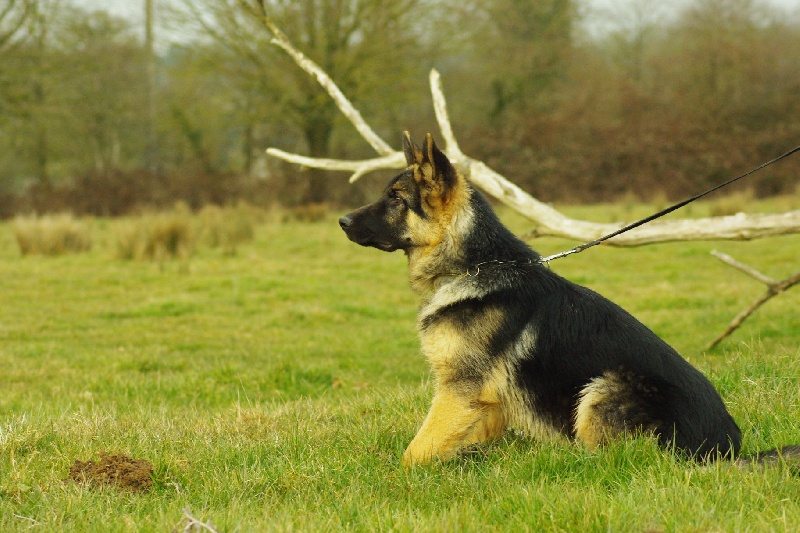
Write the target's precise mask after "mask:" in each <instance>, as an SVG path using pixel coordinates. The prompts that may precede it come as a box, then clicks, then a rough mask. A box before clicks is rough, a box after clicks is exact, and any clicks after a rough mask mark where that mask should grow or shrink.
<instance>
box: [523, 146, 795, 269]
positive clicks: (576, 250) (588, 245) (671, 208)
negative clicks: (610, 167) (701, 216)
mask: <svg viewBox="0 0 800 533" xmlns="http://www.w3.org/2000/svg"><path fill="white" fill-rule="evenodd" d="M795 152H800V146H797V147H795V148H792V149H791V150H789V151H788V152H786V153H785V154H782V155H779V156H778V157H776V158H775V159H772V160H770V161H767V162H766V163H763V164H761V165H759V166H757V167H756V168H754V169H752V170H749V171H747V172H745V173H744V174H742V175H740V176H736V177H735V178H733V179H729V180H728V181H726V182H725V183H720V184H719V185H716V186H714V187H712V188H711V189H708V190H707V191H705V192H701V193H700V194H696V195H694V196H692V197H691V198H687V199H686V200H683V201H681V202H678V203H677V204H674V205H671V206H669V207H667V208H666V209H662V210H661V211H659V212H658V213H655V214H652V215H650V216H649V217H647V218H643V219H641V220H639V221H636V222H633V223H631V224H628V225H627V226H625V227H623V228H620V229H618V230H617V231H615V232H613V233H609V234H608V235H606V236H605V237H600V238H599V239H596V240H594V241H591V242H587V243H585V244H581V245H579V246H576V247H575V248H571V249H569V250H567V251H564V252H559V253H557V254H554V255H548V256H547V257H542V258H540V259H539V261H538V262H539V264H542V263H549V262H550V261H553V260H554V259H561V258H562V257H566V256H568V255H572V254H577V253H580V252H582V251H584V250H586V249H587V248H591V247H592V246H596V245H598V244H600V243H601V242H603V241H607V240H608V239H611V238H613V237H616V236H617V235H620V234H622V233H625V232H626V231H630V230H632V229H634V228H638V227H639V226H641V225H643V224H647V223H648V222H650V221H652V220H655V219H657V218H660V217H663V216H664V215H667V214H669V213H672V212H673V211H675V210H676V209H680V208H681V207H683V206H685V205H686V204H690V203H692V202H694V201H695V200H697V199H698V198H702V197H703V196H705V195H707V194H711V193H712V192H714V191H716V190H717V189H721V188H723V187H725V186H727V185H730V184H731V183H733V182H735V181H738V180H740V179H742V178H744V177H746V176H749V175H750V174H753V173H754V172H758V171H759V170H761V169H763V168H766V167H768V166H770V165H771V164H773V163H777V162H778V161H780V160H781V159H784V158H786V157H789V156H790V155H792V154H793V153H795Z"/></svg>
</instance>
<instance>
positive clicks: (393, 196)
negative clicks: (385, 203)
mask: <svg viewBox="0 0 800 533" xmlns="http://www.w3.org/2000/svg"><path fill="white" fill-rule="evenodd" d="M404 202H405V200H403V197H402V196H400V194H398V192H397V191H392V192H390V193H389V203H390V204H391V205H393V206H398V205H400V204H402V203H404Z"/></svg>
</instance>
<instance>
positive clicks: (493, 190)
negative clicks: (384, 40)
mask: <svg viewBox="0 0 800 533" xmlns="http://www.w3.org/2000/svg"><path fill="white" fill-rule="evenodd" d="M264 20H265V25H266V26H267V28H268V29H269V30H270V31H271V32H272V34H273V36H274V38H273V39H272V43H273V44H275V45H277V46H279V47H280V48H281V49H283V50H284V51H285V52H286V53H287V54H289V55H290V56H291V57H292V58H293V59H294V61H295V62H296V63H297V65H298V66H299V67H300V68H301V69H303V70H304V71H306V72H307V73H308V74H309V75H311V76H313V77H314V78H315V79H316V80H317V81H318V82H319V84H320V85H321V86H322V87H323V88H324V89H325V90H326V91H327V92H328V94H329V95H330V96H331V98H332V99H333V100H334V102H336V105H337V106H338V107H339V109H340V110H341V112H342V114H343V115H344V116H345V117H346V118H347V119H348V120H349V121H350V122H351V123H352V124H353V126H354V127H355V128H356V130H357V131H358V132H359V133H360V134H361V136H362V137H363V138H364V140H366V141H367V143H369V145H370V146H372V147H373V149H374V150H375V151H376V152H377V153H378V155H379V156H380V157H378V158H376V159H365V160H360V161H343V160H338V159H319V158H312V157H305V156H301V155H298V154H291V153H288V152H284V151H282V150H278V149H276V148H269V149H268V150H267V153H268V154H269V155H271V156H274V157H277V158H280V159H284V160H286V161H289V162H292V163H296V164H300V165H303V166H306V167H312V168H320V169H326V170H344V171H349V172H353V175H352V176H351V177H350V181H351V182H354V181H355V180H357V179H358V178H360V177H361V176H363V175H364V174H367V173H369V172H372V171H375V170H379V169H392V168H393V169H402V168H404V167H405V159H404V157H403V155H402V153H401V152H400V151H394V150H392V148H391V147H390V146H389V144H387V143H386V142H385V141H384V140H383V139H381V138H380V136H378V135H377V134H376V133H375V131H374V130H373V129H372V128H371V127H370V126H369V124H367V122H366V121H365V120H364V118H363V117H362V116H361V113H359V111H358V110H357V109H356V108H355V107H354V106H353V104H352V103H351V102H350V100H348V99H347V97H346V96H345V95H344V94H343V93H342V91H341V90H340V89H339V87H338V86H337V85H336V84H335V83H334V82H333V80H332V79H331V78H330V76H328V74H327V73H326V72H325V71H323V70H322V69H321V68H320V67H319V66H318V65H317V64H316V63H314V62H313V61H312V60H311V59H309V58H307V57H306V56H305V55H303V53H302V52H300V51H299V50H297V49H296V48H295V47H294V45H292V43H291V42H290V41H289V39H288V38H287V37H286V35H284V34H283V32H281V30H280V29H279V28H278V27H277V26H275V24H274V23H273V22H272V21H271V20H270V19H269V18H268V17H265V19H264ZM430 84H431V93H432V95H433V101H434V111H435V113H436V119H437V122H438V124H439V129H440V131H441V133H442V138H443V140H444V144H445V148H444V151H445V153H446V154H447V156H448V158H449V159H450V160H451V161H452V162H453V163H454V164H455V165H456V166H457V167H458V168H459V170H460V171H461V172H462V173H463V174H464V175H465V176H466V177H467V178H469V179H470V180H471V181H472V183H474V184H475V185H477V186H478V187H480V188H481V189H482V190H484V191H485V192H486V193H487V194H489V195H490V196H493V197H494V198H496V199H498V200H500V201H501V202H503V203H504V204H506V205H508V206H509V207H511V208H512V209H514V210H515V211H517V212H519V213H520V214H522V215H523V216H525V217H527V218H529V219H530V220H532V221H533V222H535V223H536V224H537V227H536V228H535V229H534V231H532V232H530V233H529V234H528V236H529V237H539V236H546V235H551V236H558V237H565V238H569V239H574V240H577V241H592V240H595V239H598V238H600V237H602V236H604V235H608V234H609V233H612V232H614V231H616V230H617V229H619V228H621V227H623V226H625V225H626V224H624V223H620V224H600V223H596V222H589V221H585V220H576V219H572V218H569V217H567V216H565V215H563V214H562V213H560V212H559V211H557V210H555V209H553V208H552V207H550V206H548V205H547V204H544V203H543V202H540V201H539V200H537V199H536V198H534V197H533V196H531V195H530V194H528V193H526V192H525V191H523V190H522V189H521V188H519V187H518V186H517V185H515V184H514V183H512V182H510V181H509V180H508V179H506V178H505V177H504V176H502V175H500V174H499V173H497V172H495V171H494V170H492V169H491V168H489V167H488V166H487V165H486V164H485V163H483V162H481V161H478V160H475V159H472V158H470V157H468V156H466V155H465V154H464V153H463V152H462V151H461V149H460V147H459V146H458V142H457V141H456V138H455V135H454V133H453V128H452V126H451V124H450V118H449V116H448V113H447V104H446V101H445V98H444V93H443V91H442V87H441V78H440V76H439V73H438V72H437V71H436V70H432V71H431V73H430ZM794 233H800V209H798V210H794V211H789V212H787V213H782V214H751V215H746V214H744V213H740V214H738V215H734V216H726V217H711V218H703V219H683V220H667V221H655V222H651V223H649V224H647V225H645V226H641V227H639V228H636V229H634V230H631V231H630V232H627V233H624V234H622V235H619V236H617V237H614V238H613V239H610V240H608V241H607V242H608V244H612V245H615V246H639V245H643V244H650V243H656V242H666V241H694V240H750V239H757V238H762V237H770V236H774V235H786V234H794Z"/></svg>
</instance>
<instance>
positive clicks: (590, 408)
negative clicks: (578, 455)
mask: <svg viewBox="0 0 800 533" xmlns="http://www.w3.org/2000/svg"><path fill="white" fill-rule="evenodd" d="M638 392H641V391H638ZM636 393H637V389H636V385H635V384H632V383H631V382H630V381H628V380H626V379H625V378H624V377H623V376H622V375H620V374H618V373H616V372H606V373H604V374H603V375H602V376H601V377H598V378H595V379H593V380H592V381H591V382H590V383H589V384H588V385H587V386H586V387H584V389H583V390H582V391H581V394H580V401H579V402H578V406H577V407H576V409H575V435H576V437H577V438H578V440H580V441H582V442H583V443H584V444H586V446H587V447H588V448H589V449H591V450H593V449H595V448H596V447H597V446H600V445H602V444H604V443H606V442H608V441H609V440H610V439H614V438H617V437H619V436H621V435H624V434H627V433H629V432H630V431H631V428H629V427H627V426H626V422H625V421H626V420H628V421H630V422H633V419H635V418H636V416H637V415H636V411H637V409H638V408H639V404H640V400H639V399H637V398H636V396H635V394H636ZM658 424H659V422H658V421H657V420H653V419H649V420H648V421H647V422H644V421H642V423H638V424H637V423H632V424H631V425H632V426H633V427H635V428H637V429H636V431H637V432H641V433H649V432H653V431H655V430H656V428H657V427H658Z"/></svg>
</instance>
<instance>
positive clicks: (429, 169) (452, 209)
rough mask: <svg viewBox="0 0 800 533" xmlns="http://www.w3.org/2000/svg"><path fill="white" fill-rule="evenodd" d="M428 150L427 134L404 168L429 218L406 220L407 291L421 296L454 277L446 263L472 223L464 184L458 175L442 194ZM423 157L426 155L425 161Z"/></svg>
mask: <svg viewBox="0 0 800 533" xmlns="http://www.w3.org/2000/svg"><path fill="white" fill-rule="evenodd" d="M432 150H433V138H432V137H431V136H430V134H428V135H427V136H426V137H425V145H424V146H423V148H422V150H421V151H417V150H416V148H415V158H416V162H415V163H412V164H410V165H409V167H408V168H409V169H411V170H412V171H413V172H414V180H415V181H416V182H417V183H418V184H419V185H420V189H421V190H422V191H423V197H422V203H423V209H424V210H425V212H426V213H427V214H429V215H430V216H429V217H428V218H427V219H422V218H420V217H418V216H415V215H410V216H409V218H408V219H407V222H408V226H409V234H410V235H411V236H412V240H413V242H414V244H415V248H414V249H413V250H412V251H411V252H410V253H409V255H408V267H409V279H410V282H411V289H412V290H413V291H414V292H415V293H417V294H419V295H421V296H427V295H430V294H431V293H433V292H434V291H435V290H436V289H437V288H438V286H439V285H440V280H439V278H440V277H442V275H443V274H444V276H445V277H449V276H450V275H452V274H455V273H453V272H450V271H449V270H448V269H447V262H448V261H451V260H452V258H454V257H457V256H458V250H460V249H461V240H462V238H463V236H464V235H466V234H467V233H468V231H467V230H468V228H469V225H470V224H471V223H472V212H471V210H470V209H469V208H468V207H467V206H468V203H469V194H468V187H467V184H466V180H465V179H464V177H463V176H461V175H460V174H458V175H457V180H458V184H457V185H456V186H454V187H452V188H451V189H449V190H448V191H447V192H445V191H443V190H442V184H441V182H440V180H437V179H435V177H436V176H435V173H436V169H435V168H433V164H432V163H430V162H429V161H432V160H433V155H432ZM423 153H427V159H424V156H423ZM443 267H444V268H443Z"/></svg>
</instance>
